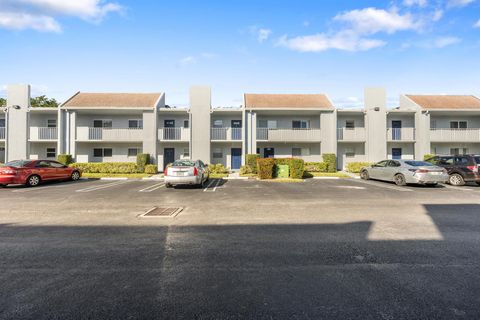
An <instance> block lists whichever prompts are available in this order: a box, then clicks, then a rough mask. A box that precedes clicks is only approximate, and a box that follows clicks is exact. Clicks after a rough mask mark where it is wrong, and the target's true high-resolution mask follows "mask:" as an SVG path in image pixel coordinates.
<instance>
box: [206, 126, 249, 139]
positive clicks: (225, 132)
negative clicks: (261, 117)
mask: <svg viewBox="0 0 480 320" xmlns="http://www.w3.org/2000/svg"><path fill="white" fill-rule="evenodd" d="M210 134H211V136H210V139H211V140H220V141H237V140H242V128H211V132H210Z"/></svg>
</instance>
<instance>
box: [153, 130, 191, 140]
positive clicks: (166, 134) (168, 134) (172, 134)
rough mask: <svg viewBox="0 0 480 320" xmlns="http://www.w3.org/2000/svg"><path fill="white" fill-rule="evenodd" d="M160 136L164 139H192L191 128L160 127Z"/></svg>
mask: <svg viewBox="0 0 480 320" xmlns="http://www.w3.org/2000/svg"><path fill="white" fill-rule="evenodd" d="M158 138H159V139H160V140H164V141H190V128H184V127H178V128H160V129H159V130H158Z"/></svg>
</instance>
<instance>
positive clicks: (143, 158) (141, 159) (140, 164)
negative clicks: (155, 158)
mask: <svg viewBox="0 0 480 320" xmlns="http://www.w3.org/2000/svg"><path fill="white" fill-rule="evenodd" d="M149 163H150V155H149V154H148V153H139V154H137V169H138V172H145V166H146V165H147V164H149Z"/></svg>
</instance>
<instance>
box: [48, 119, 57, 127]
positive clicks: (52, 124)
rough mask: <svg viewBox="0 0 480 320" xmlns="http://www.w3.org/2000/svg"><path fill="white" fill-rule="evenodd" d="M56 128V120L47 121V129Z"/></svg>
mask: <svg viewBox="0 0 480 320" xmlns="http://www.w3.org/2000/svg"><path fill="white" fill-rule="evenodd" d="M56 127H57V119H48V120H47V128H56Z"/></svg>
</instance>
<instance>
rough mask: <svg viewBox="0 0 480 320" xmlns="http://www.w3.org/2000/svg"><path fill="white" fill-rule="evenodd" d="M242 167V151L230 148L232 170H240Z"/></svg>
mask: <svg viewBox="0 0 480 320" xmlns="http://www.w3.org/2000/svg"><path fill="white" fill-rule="evenodd" d="M241 166H242V149H240V148H232V166H231V167H232V169H234V170H236V169H240V167H241Z"/></svg>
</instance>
